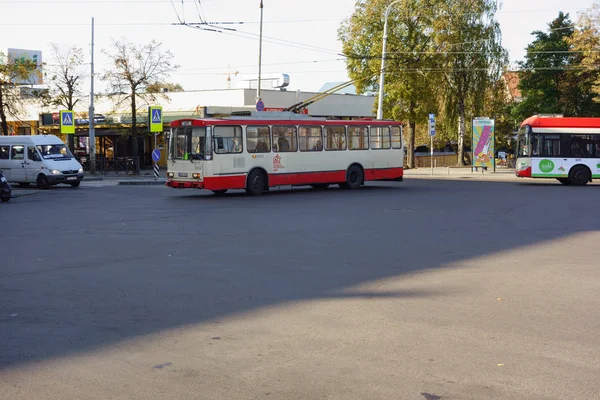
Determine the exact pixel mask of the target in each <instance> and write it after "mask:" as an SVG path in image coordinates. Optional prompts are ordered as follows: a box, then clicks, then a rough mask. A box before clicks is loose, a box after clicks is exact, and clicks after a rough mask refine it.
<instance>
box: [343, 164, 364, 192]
mask: <svg viewBox="0 0 600 400" xmlns="http://www.w3.org/2000/svg"><path fill="white" fill-rule="evenodd" d="M362 183H363V170H362V168H360V167H359V166H358V165H352V166H351V167H350V168H348V172H346V185H347V186H348V188H350V189H358V188H359V187H360V186H361V185H362Z"/></svg>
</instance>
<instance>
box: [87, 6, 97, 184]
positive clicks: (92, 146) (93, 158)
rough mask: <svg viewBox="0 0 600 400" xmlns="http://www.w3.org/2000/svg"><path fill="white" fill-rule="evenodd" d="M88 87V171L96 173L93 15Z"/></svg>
mask: <svg viewBox="0 0 600 400" xmlns="http://www.w3.org/2000/svg"><path fill="white" fill-rule="evenodd" d="M90 77H91V82H92V84H91V88H90V112H89V115H88V118H89V139H90V173H91V174H92V175H95V174H96V130H95V129H96V128H95V127H94V119H95V115H94V17H92V74H91V75H90Z"/></svg>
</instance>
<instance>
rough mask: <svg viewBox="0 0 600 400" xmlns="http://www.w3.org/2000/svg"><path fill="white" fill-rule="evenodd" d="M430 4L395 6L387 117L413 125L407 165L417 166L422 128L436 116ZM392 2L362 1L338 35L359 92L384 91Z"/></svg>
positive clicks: (412, 1) (409, 1)
mask: <svg viewBox="0 0 600 400" xmlns="http://www.w3.org/2000/svg"><path fill="white" fill-rule="evenodd" d="M427 3H429V2H428V1H426V0H406V1H403V2H400V3H398V4H395V5H394V6H393V8H392V9H391V12H390V13H389V15H388V42H387V46H386V67H385V74H386V84H385V91H384V118H392V119H395V120H404V121H407V122H408V135H407V136H408V140H407V142H408V143H407V144H408V146H407V166H408V167H409V168H413V167H414V148H415V136H416V123H417V121H422V122H423V123H426V121H427V114H428V113H430V112H435V108H436V93H435V92H436V89H437V87H438V85H436V83H435V81H434V79H435V77H434V76H432V75H431V73H429V72H428V71H427V68H426V67H427V66H428V65H430V63H431V60H432V58H433V55H432V54H431V53H430V51H431V49H432V46H431V45H432V38H431V37H430V35H429V34H430V30H429V27H430V26H431V24H432V20H431V19H432V9H431V7H428V6H427ZM389 4H390V2H389V1H388V0H359V1H357V3H356V8H355V12H354V14H353V15H352V16H351V17H350V18H348V19H347V20H346V21H344V22H343V23H342V26H341V27H340V29H339V31H338V35H339V38H340V40H341V41H342V44H343V47H342V48H343V51H344V54H345V55H346V57H347V58H348V60H347V65H346V67H347V70H348V75H349V76H350V78H352V79H353V80H355V85H356V88H357V91H358V92H359V93H364V92H366V91H368V90H373V89H377V90H378V89H379V83H378V78H379V72H380V68H381V50H382V46H383V28H384V20H383V15H384V12H385V10H386V8H387V7H388V5H389Z"/></svg>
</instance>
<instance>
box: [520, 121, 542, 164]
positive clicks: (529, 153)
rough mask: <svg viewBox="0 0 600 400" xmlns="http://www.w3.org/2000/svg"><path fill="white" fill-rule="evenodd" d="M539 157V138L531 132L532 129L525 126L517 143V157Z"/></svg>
mask: <svg viewBox="0 0 600 400" xmlns="http://www.w3.org/2000/svg"><path fill="white" fill-rule="evenodd" d="M538 155H539V137H538V135H535V134H533V133H532V131H531V127H529V126H524V127H523V128H521V130H520V131H519V136H518V141H517V157H537V156H538Z"/></svg>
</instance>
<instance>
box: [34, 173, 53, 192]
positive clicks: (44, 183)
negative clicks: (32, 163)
mask: <svg viewBox="0 0 600 400" xmlns="http://www.w3.org/2000/svg"><path fill="white" fill-rule="evenodd" d="M36 183H37V187H38V188H40V189H43V190H46V189H48V188H49V187H50V182H49V181H48V177H47V176H46V175H44V174H39V175H38V178H37V181H36Z"/></svg>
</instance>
